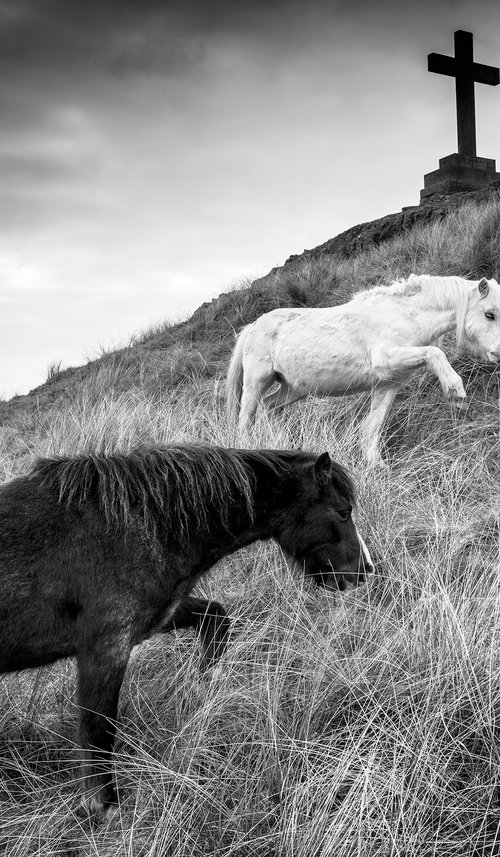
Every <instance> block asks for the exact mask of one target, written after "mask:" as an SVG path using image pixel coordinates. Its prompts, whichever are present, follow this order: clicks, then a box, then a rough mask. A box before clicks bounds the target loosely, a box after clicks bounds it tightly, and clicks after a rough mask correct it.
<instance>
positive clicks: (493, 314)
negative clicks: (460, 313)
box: [463, 277, 500, 363]
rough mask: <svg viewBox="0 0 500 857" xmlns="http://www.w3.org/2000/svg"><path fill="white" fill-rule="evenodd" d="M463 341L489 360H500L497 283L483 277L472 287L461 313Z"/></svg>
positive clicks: (499, 301) (471, 349)
mask: <svg viewBox="0 0 500 857" xmlns="http://www.w3.org/2000/svg"><path fill="white" fill-rule="evenodd" d="M463 331H464V335H463V340H464V345H465V346H466V347H467V348H468V349H469V351H472V352H473V353H474V354H477V355H478V356H479V357H481V358H482V359H483V360H487V361H488V362H489V363H498V362H499V361H500V285H499V284H498V283H497V281H496V280H487V279H486V278H485V277H483V279H482V280H479V282H478V283H477V285H476V286H475V287H474V289H473V291H472V294H471V297H470V299H469V306H468V310H467V314H466V316H465V324H464V328H463Z"/></svg>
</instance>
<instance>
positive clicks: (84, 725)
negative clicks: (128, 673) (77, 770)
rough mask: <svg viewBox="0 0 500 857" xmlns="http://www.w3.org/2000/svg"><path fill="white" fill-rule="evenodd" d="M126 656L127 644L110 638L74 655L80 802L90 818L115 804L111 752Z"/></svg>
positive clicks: (95, 642) (91, 643)
mask: <svg viewBox="0 0 500 857" xmlns="http://www.w3.org/2000/svg"><path fill="white" fill-rule="evenodd" d="M129 654H130V646H129V645H128V643H127V642H126V641H125V640H122V639H121V638H119V639H117V638H115V637H113V638H111V639H110V638H102V639H99V640H97V641H96V640H93V641H88V644H87V645H86V646H84V647H82V648H81V649H80V651H79V652H78V656H77V661H78V704H79V706H80V742H81V747H82V753H83V759H82V762H83V788H84V803H85V805H86V807H87V810H88V812H89V813H90V814H92V815H94V814H95V815H102V814H103V813H104V812H105V810H106V809H107V808H108V807H109V805H110V804H113V803H115V802H116V792H115V789H114V786H113V774H112V760H111V752H112V749H113V743H114V739H115V732H116V723H115V720H116V715H117V711H118V698H119V695H120V688H121V686H122V681H123V676H124V674H125V670H126V667H127V662H128V658H129Z"/></svg>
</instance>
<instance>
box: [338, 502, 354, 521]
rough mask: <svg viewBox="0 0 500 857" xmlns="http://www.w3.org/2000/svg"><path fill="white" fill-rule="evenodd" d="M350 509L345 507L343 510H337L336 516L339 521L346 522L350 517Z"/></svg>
mask: <svg viewBox="0 0 500 857" xmlns="http://www.w3.org/2000/svg"><path fill="white" fill-rule="evenodd" d="M351 512H352V509H351V507H350V506H347V508H345V509H337V515H338V516H339V518H340V520H341V521H348V520H349V518H350V517H351Z"/></svg>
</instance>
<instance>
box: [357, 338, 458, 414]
mask: <svg viewBox="0 0 500 857" xmlns="http://www.w3.org/2000/svg"><path fill="white" fill-rule="evenodd" d="M374 358H375V359H373V368H374V369H375V371H376V373H377V375H378V376H379V378H380V379H381V380H382V381H385V380H387V381H391V380H392V379H393V378H394V376H396V377H398V376H399V377H400V378H402V377H404V375H405V374H406V373H408V374H409V373H410V372H412V370H413V369H416V368H417V367H418V366H426V368H427V369H429V370H430V371H431V372H433V374H434V375H436V377H437V379H438V380H439V383H440V384H441V387H442V388H443V392H444V394H445V396H447V398H449V399H455V400H456V401H459V402H461V401H462V400H463V399H465V398H466V396H465V390H464V385H463V382H462V379H461V377H460V375H458V374H457V372H455V370H454V369H453V367H452V366H450V364H449V362H448V359H447V357H446V355H445V353H444V351H441V349H440V348H438V347H437V346H436V345H424V346H401V347H398V348H388V349H387V350H384V351H383V352H381V353H380V354H379V355H374Z"/></svg>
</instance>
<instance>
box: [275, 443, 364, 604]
mask: <svg viewBox="0 0 500 857" xmlns="http://www.w3.org/2000/svg"><path fill="white" fill-rule="evenodd" d="M304 458H305V461H304V463H303V465H302V467H301V472H300V478H299V480H298V481H297V484H296V485H295V491H296V495H295V497H294V498H292V497H290V501H291V502H290V504H289V506H288V510H287V517H286V519H284V520H283V526H282V529H281V532H280V533H279V535H278V536H277V537H276V538H277V541H278V542H279V543H280V544H281V546H282V547H283V549H284V550H285V551H286V552H287V553H290V554H291V555H292V556H293V557H294V558H295V559H296V560H298V562H300V563H301V564H302V565H303V567H304V571H305V573H306V574H307V575H311V577H313V578H314V580H315V581H316V583H317V584H318V586H324V587H325V588H327V589H345V588H346V586H347V583H352V584H354V585H358V584H360V583H362V582H363V581H364V580H365V574H367V573H370V572H372V571H373V565H372V561H371V558H370V554H369V552H368V549H367V547H366V545H365V543H364V541H363V539H362V538H361V536H360V535H359V533H358V531H357V529H356V525H355V523H354V521H353V518H352V511H353V508H354V505H355V500H356V498H355V492H354V486H353V484H352V481H351V479H350V477H349V475H348V474H347V473H346V471H345V470H344V468H343V467H341V465H340V464H337V463H336V462H334V461H332V459H331V458H330V456H329V454H328V453H327V452H325V453H323V454H322V455H319V456H313V455H307V456H305V455H304Z"/></svg>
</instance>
